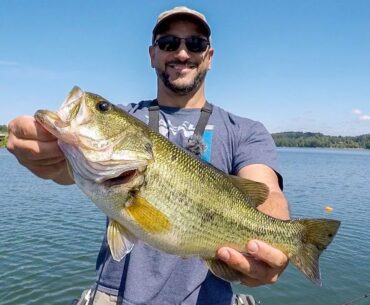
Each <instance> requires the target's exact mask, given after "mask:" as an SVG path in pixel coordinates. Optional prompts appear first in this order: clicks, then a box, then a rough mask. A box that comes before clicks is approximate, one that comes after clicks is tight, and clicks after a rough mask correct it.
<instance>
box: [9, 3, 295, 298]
mask: <svg viewBox="0 0 370 305" xmlns="http://www.w3.org/2000/svg"><path fill="white" fill-rule="evenodd" d="M210 35H211V30H210V28H209V25H208V23H207V20H206V19H205V17H204V16H203V15H202V14H200V13H199V12H197V11H194V10H190V9H188V8H186V7H178V8H174V9H172V10H169V11H166V12H164V13H162V14H161V15H160V16H159V17H158V20H157V23H156V25H155V27H154V29H153V39H152V45H151V46H150V48H149V54H150V59H151V66H152V67H153V68H154V69H155V71H156V73H157V87H158V90H157V98H156V99H155V100H153V101H142V102H140V103H138V104H131V105H129V106H127V107H125V109H126V110H127V111H129V112H130V113H131V114H133V115H134V116H136V117H138V118H140V119H141V120H143V121H145V122H147V123H149V124H150V126H151V127H152V128H154V129H157V130H159V131H160V132H161V133H162V134H163V135H164V136H166V137H168V138H169V139H170V140H171V141H173V142H175V143H176V144H178V145H180V146H182V147H184V148H185V149H188V150H190V151H192V152H193V153H195V154H198V155H199V157H201V158H203V159H205V160H207V161H209V162H211V163H212V164H213V165H215V166H216V167H218V168H219V169H221V170H223V171H225V172H228V173H230V174H234V175H238V176H240V177H243V178H248V179H251V180H256V181H261V182H263V183H265V184H266V185H267V186H268V187H269V189H270V194H269V197H268V199H267V200H266V202H264V203H263V204H262V205H260V206H259V209H260V210H261V211H262V212H264V213H266V214H269V215H271V216H274V217H276V218H281V219H288V218H289V212H288V207H287V202H286V200H285V198H284V195H283V193H282V191H281V187H280V185H281V184H282V183H281V177H280V175H279V174H278V173H277V165H276V151H275V146H274V143H273V141H272V138H271V136H270V135H269V134H268V132H267V131H266V129H265V128H264V127H263V125H262V124H260V123H258V122H255V121H252V120H248V119H244V118H240V117H237V116H235V115H233V114H230V113H228V112H226V111H224V110H223V109H221V108H219V107H216V106H212V105H211V104H209V103H207V102H206V98H205V91H204V90H205V84H204V79H205V76H206V74H207V71H208V70H209V69H210V68H211V63H212V56H213V52H214V50H213V48H212V47H211V43H210ZM194 126H195V127H194ZM8 149H9V150H10V151H11V152H12V153H14V154H15V156H16V157H17V158H18V160H19V162H20V163H21V164H23V165H24V166H26V167H27V168H28V169H30V170H31V171H32V172H33V173H34V174H36V175H37V176H39V177H42V178H45V179H52V180H54V181H55V182H57V183H59V184H71V183H73V180H72V179H71V177H70V176H69V174H68V171H67V169H66V161H65V159H64V156H63V154H62V153H61V151H60V150H59V148H58V145H57V143H56V139H55V138H54V137H53V136H52V135H51V134H49V133H48V132H47V131H45V130H44V129H43V128H42V127H41V126H40V125H38V124H37V123H35V121H34V120H33V118H31V117H19V118H16V119H15V120H13V121H12V122H11V123H10V124H9V142H8ZM246 251H247V252H248V253H249V254H250V255H248V256H244V255H243V254H241V253H239V252H237V251H235V250H233V249H231V248H227V247H222V248H220V249H219V250H218V251H217V253H215V255H217V257H218V258H219V259H221V260H223V261H224V262H226V263H227V264H228V265H229V266H230V267H232V268H234V269H236V270H239V271H240V272H241V273H242V274H243V276H242V277H241V278H240V282H241V283H242V284H244V285H247V286H250V287H255V286H259V285H263V284H270V283H274V282H276V280H277V278H278V276H279V275H280V273H281V272H282V271H283V270H284V268H285V267H286V265H287V261H288V260H287V257H286V256H285V255H284V254H283V253H282V252H280V251H279V250H277V249H274V248H272V247H270V246H269V245H267V244H265V243H263V242H260V241H250V242H249V243H248V244H247V245H246ZM97 271H98V272H97V274H98V279H97V285H96V289H95V290H94V291H93V293H92V297H91V299H93V304H97V305H101V304H125V305H129V304H130V305H133V304H145V305H166V304H168V305H170V304H171V305H173V304H184V305H185V304H186V305H190V304H192V305H195V304H197V305H202V304H204V305H205V304H210V305H211V304H212V305H216V304H220V305H230V304H231V303H232V291H231V287H230V284H229V283H227V282H225V281H223V280H221V279H219V278H217V277H215V276H214V275H213V274H212V273H210V272H209V271H208V270H207V268H206V267H205V265H204V264H203V262H201V261H200V260H199V259H198V258H190V259H182V258H179V257H176V256H172V255H168V254H165V253H163V252H160V251H158V250H156V249H153V248H151V247H150V246H148V245H146V244H144V243H142V242H139V243H137V244H135V246H134V248H133V251H132V252H131V253H130V254H129V255H127V256H126V257H125V258H124V259H123V260H122V261H121V262H116V261H114V260H113V259H112V257H111V255H110V252H109V251H108V248H107V243H106V240H104V241H103V244H102V247H101V250H100V253H99V256H98V260H97Z"/></svg>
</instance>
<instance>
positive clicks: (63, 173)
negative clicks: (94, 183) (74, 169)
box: [7, 116, 74, 185]
mask: <svg viewBox="0 0 370 305" xmlns="http://www.w3.org/2000/svg"><path fill="white" fill-rule="evenodd" d="M8 133H9V137H8V145H7V148H8V150H9V151H10V152H11V153H12V154H14V155H15V157H16V158H17V159H18V162H19V163H20V164H22V165H23V166H25V167H26V168H28V169H29V170H30V171H31V172H32V173H34V174H35V175H36V176H38V177H40V178H43V179H51V180H53V181H55V182H56V183H59V184H64V185H67V184H73V183H74V181H73V179H72V177H71V176H70V175H69V172H68V169H67V161H66V159H65V157H64V154H63V152H62V151H61V150H60V148H59V146H58V143H57V138H56V137H54V136H53V135H52V134H51V133H49V132H48V131H47V130H46V129H45V128H43V127H42V126H41V125H40V124H39V123H38V122H36V120H35V119H34V118H33V117H31V116H20V117H17V118H15V119H14V120H12V121H11V122H10V123H9V125H8Z"/></svg>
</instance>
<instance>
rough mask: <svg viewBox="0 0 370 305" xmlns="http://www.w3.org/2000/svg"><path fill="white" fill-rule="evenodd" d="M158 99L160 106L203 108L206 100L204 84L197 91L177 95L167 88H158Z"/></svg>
mask: <svg viewBox="0 0 370 305" xmlns="http://www.w3.org/2000/svg"><path fill="white" fill-rule="evenodd" d="M157 100H158V104H159V105H160V106H169V107H178V108H202V107H203V106H204V104H205V102H206V98H205V95H204V87H203V85H202V86H201V87H200V88H198V90H197V91H196V92H190V93H188V94H186V95H177V94H175V93H173V92H172V91H170V90H168V89H167V88H166V89H165V90H158V93H157Z"/></svg>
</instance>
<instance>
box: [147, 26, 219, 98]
mask: <svg viewBox="0 0 370 305" xmlns="http://www.w3.org/2000/svg"><path fill="white" fill-rule="evenodd" d="M167 35H173V36H176V37H180V38H187V37H190V36H198V37H203V38H205V39H206V37H205V36H204V35H202V34H201V32H200V31H199V29H198V25H197V24H195V23H193V22H191V21H174V22H172V23H171V24H170V26H169V29H168V30H167V31H166V32H164V33H161V34H159V35H157V37H156V39H158V38H160V37H163V36H167ZM149 53H150V58H151V65H152V67H153V68H155V70H156V73H157V76H158V77H159V78H160V79H161V81H162V83H163V85H164V86H165V87H166V88H168V89H170V90H171V91H172V92H174V93H176V94H178V95H186V94H188V93H190V92H195V91H196V90H197V89H198V88H199V87H200V86H201V85H202V84H203V81H204V78H205V76H206V73H207V70H208V69H210V68H211V61H212V55H213V49H212V48H210V47H209V46H208V47H207V49H206V50H205V51H203V52H200V53H196V52H191V51H189V50H188V49H187V48H186V45H185V41H184V40H182V41H181V44H180V46H179V48H178V49H177V50H175V51H164V50H161V49H160V48H159V47H158V46H151V47H150V48H149Z"/></svg>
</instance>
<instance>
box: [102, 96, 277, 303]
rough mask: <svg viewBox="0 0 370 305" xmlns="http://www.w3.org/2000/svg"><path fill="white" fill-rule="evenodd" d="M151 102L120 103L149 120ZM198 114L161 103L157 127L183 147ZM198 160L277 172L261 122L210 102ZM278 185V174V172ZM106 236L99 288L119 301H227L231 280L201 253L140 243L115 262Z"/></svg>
mask: <svg viewBox="0 0 370 305" xmlns="http://www.w3.org/2000/svg"><path fill="white" fill-rule="evenodd" d="M150 102H151V101H143V102H140V103H139V104H130V105H128V106H126V107H123V108H124V109H125V110H127V111H128V112H129V113H131V114H132V115H134V116H135V117H137V118H139V119H140V120H142V121H144V122H146V123H148V120H149V115H148V106H149V105H150ZM199 117H200V110H199V109H188V108H173V107H160V112H159V118H160V120H159V132H160V133H161V134H162V135H164V136H166V137H167V138H168V139H169V140H170V141H172V142H174V143H176V144H177V145H179V146H181V147H186V146H187V143H188V138H189V136H191V135H192V134H193V133H194V129H195V126H196V124H197V122H198V119H199ZM203 142H204V144H205V150H204V152H203V154H202V156H201V158H202V159H204V160H206V161H208V162H210V163H212V164H213V165H214V166H215V167H217V168H219V169H220V170H222V171H224V172H226V173H229V174H234V175H235V174H237V173H238V172H239V170H240V169H242V168H243V167H244V166H246V165H249V164H257V163H258V164H265V165H267V166H269V167H271V168H272V169H273V170H275V172H276V173H278V168H277V156H276V148H275V144H274V142H273V140H272V137H271V135H270V134H269V133H268V131H267V130H266V129H265V127H264V126H263V125H262V124H261V123H259V122H256V121H252V120H249V119H246V118H241V117H238V116H236V115H233V114H231V113H229V112H226V111H225V110H223V109H221V108H220V107H217V106H214V107H213V112H212V115H211V117H210V118H209V121H208V124H207V126H206V129H205V132H204V134H203ZM278 177H279V180H280V185H281V187H282V179H281V177H280V175H279V174H278ZM107 249H108V248H107V241H106V238H104V240H103V244H102V247H101V250H100V253H99V256H98V259H97V274H98V280H97V284H98V289H99V290H100V291H103V292H106V293H110V294H113V295H118V296H119V300H122V303H119V304H123V305H139V304H140V305H177V304H181V305H230V304H231V301H232V295H233V294H232V290H231V287H230V284H229V283H227V282H225V281H223V280H221V279H219V278H217V277H216V276H214V275H213V274H212V273H210V272H209V271H208V269H207V267H206V265H205V264H204V262H202V261H201V260H200V259H199V258H196V257H194V258H189V259H183V258H180V257H177V256H174V255H169V254H166V253H163V252H161V251H158V250H156V249H154V248H152V247H150V246H149V245H147V244H145V243H143V242H140V241H139V242H138V243H136V244H135V246H134V248H133V250H132V252H131V253H130V254H129V255H127V256H126V257H125V258H124V259H123V260H122V261H120V262H116V261H114V260H113V259H112V257H111V256H110V253H109V251H108V252H107Z"/></svg>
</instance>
